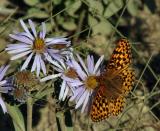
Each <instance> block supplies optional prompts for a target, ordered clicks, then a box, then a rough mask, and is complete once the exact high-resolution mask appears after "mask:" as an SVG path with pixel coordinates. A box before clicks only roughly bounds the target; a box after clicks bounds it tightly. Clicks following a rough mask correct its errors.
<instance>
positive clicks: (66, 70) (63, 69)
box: [40, 59, 77, 101]
mask: <svg viewBox="0 0 160 131" xmlns="http://www.w3.org/2000/svg"><path fill="white" fill-rule="evenodd" d="M71 61H72V59H70V60H68V61H67V62H64V61H59V62H55V63H56V64H54V66H55V67H54V69H55V70H56V71H57V72H58V73H57V74H52V75H49V76H47V77H44V78H43V79H41V80H40V81H41V82H45V81H48V80H51V79H55V78H58V77H60V78H61V79H62V84H61V89H60V94H59V100H62V101H64V100H65V98H66V97H67V96H70V95H71V94H72V91H71V90H70V87H69V86H68V84H69V81H68V80H66V79H63V78H64V77H65V78H66V77H68V78H72V79H75V78H77V73H76V71H75V70H74V69H73V68H72V67H73V65H72V62H71Z"/></svg>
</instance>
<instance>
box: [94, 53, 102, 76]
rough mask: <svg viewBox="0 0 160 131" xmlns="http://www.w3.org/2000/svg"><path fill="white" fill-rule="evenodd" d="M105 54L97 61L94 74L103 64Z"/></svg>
mask: <svg viewBox="0 0 160 131" xmlns="http://www.w3.org/2000/svg"><path fill="white" fill-rule="evenodd" d="M103 58H104V55H102V56H101V57H100V58H99V60H98V61H97V63H96V65H95V67H94V70H93V74H96V72H97V70H98V69H99V66H100V65H101V63H102V61H103Z"/></svg>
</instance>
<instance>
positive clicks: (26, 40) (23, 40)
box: [9, 34, 33, 45]
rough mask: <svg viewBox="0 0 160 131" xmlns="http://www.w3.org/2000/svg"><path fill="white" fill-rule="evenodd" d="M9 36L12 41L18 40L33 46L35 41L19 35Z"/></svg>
mask: <svg viewBox="0 0 160 131" xmlns="http://www.w3.org/2000/svg"><path fill="white" fill-rule="evenodd" d="M9 36H10V37H11V38H12V39H15V40H18V41H20V42H23V43H26V44H30V45H32V44H33V41H31V40H30V39H28V38H27V37H25V36H18V35H13V34H9Z"/></svg>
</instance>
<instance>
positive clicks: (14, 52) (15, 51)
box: [8, 47, 30, 54]
mask: <svg viewBox="0 0 160 131" xmlns="http://www.w3.org/2000/svg"><path fill="white" fill-rule="evenodd" d="M28 50H30V48H28V47H25V48H19V49H14V50H11V51H8V54H18V53H21V52H24V51H28Z"/></svg>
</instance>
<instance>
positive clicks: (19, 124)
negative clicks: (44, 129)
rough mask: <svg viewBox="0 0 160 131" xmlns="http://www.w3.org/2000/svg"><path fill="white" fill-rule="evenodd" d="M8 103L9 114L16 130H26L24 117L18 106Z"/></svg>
mask: <svg viewBox="0 0 160 131" xmlns="http://www.w3.org/2000/svg"><path fill="white" fill-rule="evenodd" d="M6 105H7V110H8V113H9V115H10V116H11V118H12V120H13V124H14V128H15V131H25V124H24V118H23V115H22V113H21V111H20V110H19V108H18V107H17V106H11V105H9V104H6Z"/></svg>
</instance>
